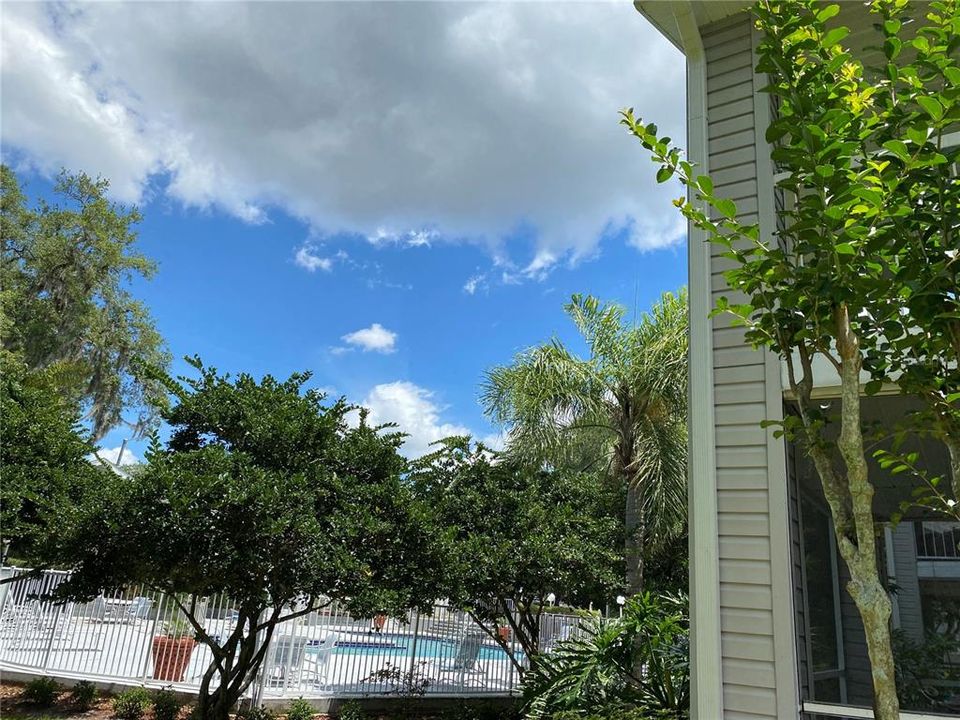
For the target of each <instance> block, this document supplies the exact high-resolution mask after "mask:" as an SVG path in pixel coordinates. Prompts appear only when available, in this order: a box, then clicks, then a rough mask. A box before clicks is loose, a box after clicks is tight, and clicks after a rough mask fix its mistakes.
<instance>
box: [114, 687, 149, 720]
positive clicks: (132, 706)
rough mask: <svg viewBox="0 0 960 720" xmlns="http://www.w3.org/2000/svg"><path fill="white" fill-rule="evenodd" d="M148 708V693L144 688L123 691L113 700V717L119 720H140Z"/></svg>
mask: <svg viewBox="0 0 960 720" xmlns="http://www.w3.org/2000/svg"><path fill="white" fill-rule="evenodd" d="M148 707H150V693H148V692H147V690H146V688H142V687H139V688H131V689H129V690H124V691H123V692H122V693H120V694H119V695H117V696H116V697H115V698H114V699H113V715H114V717H117V718H119V719H120V720H140V719H141V718H142V717H143V714H144V713H145V712H146V711H147V708H148Z"/></svg>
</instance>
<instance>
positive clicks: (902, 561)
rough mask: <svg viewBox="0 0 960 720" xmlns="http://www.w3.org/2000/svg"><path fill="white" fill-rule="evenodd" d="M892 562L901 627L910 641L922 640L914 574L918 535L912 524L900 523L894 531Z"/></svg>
mask: <svg viewBox="0 0 960 720" xmlns="http://www.w3.org/2000/svg"><path fill="white" fill-rule="evenodd" d="M893 562H894V568H895V570H896V573H897V576H896V578H897V587H898V588H899V590H898V592H897V611H898V614H899V616H900V628H901V629H902V630H903V631H904V633H906V634H907V637H909V638H910V639H911V640H913V641H915V642H922V640H923V608H922V607H921V605H920V579H919V577H918V575H917V538H916V535H915V534H914V528H913V523H910V522H903V523H900V524H899V525H897V527H896V528H895V529H894V530H893Z"/></svg>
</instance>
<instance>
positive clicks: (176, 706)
mask: <svg viewBox="0 0 960 720" xmlns="http://www.w3.org/2000/svg"><path fill="white" fill-rule="evenodd" d="M181 707H183V703H181V702H180V698H178V697H177V694H176V693H175V692H174V691H173V688H163V689H161V690H157V691H156V692H154V693H153V717H154V720H177V717H178V716H179V715H180V708H181Z"/></svg>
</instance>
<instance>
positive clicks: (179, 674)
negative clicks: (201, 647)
mask: <svg viewBox="0 0 960 720" xmlns="http://www.w3.org/2000/svg"><path fill="white" fill-rule="evenodd" d="M196 644H197V641H196V640H194V639H193V638H192V637H171V636H169V635H157V636H156V637H155V638H153V647H152V648H151V649H152V651H153V677H154V679H155V680H166V681H168V682H183V675H184V673H185V672H186V671H187V665H189V664H190V656H191V655H192V654H193V647H194V646H195V645H196Z"/></svg>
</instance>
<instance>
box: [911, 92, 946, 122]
mask: <svg viewBox="0 0 960 720" xmlns="http://www.w3.org/2000/svg"><path fill="white" fill-rule="evenodd" d="M917 102H918V103H919V104H920V107H922V108H923V109H924V110H925V111H926V112H927V115H929V116H930V117H932V118H933V119H934V120H940V119H941V118H942V117H943V105H941V104H940V102H939V101H938V100H937V99H936V98H932V97H930V96H928V95H921V96H920V97H918V98H917Z"/></svg>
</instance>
